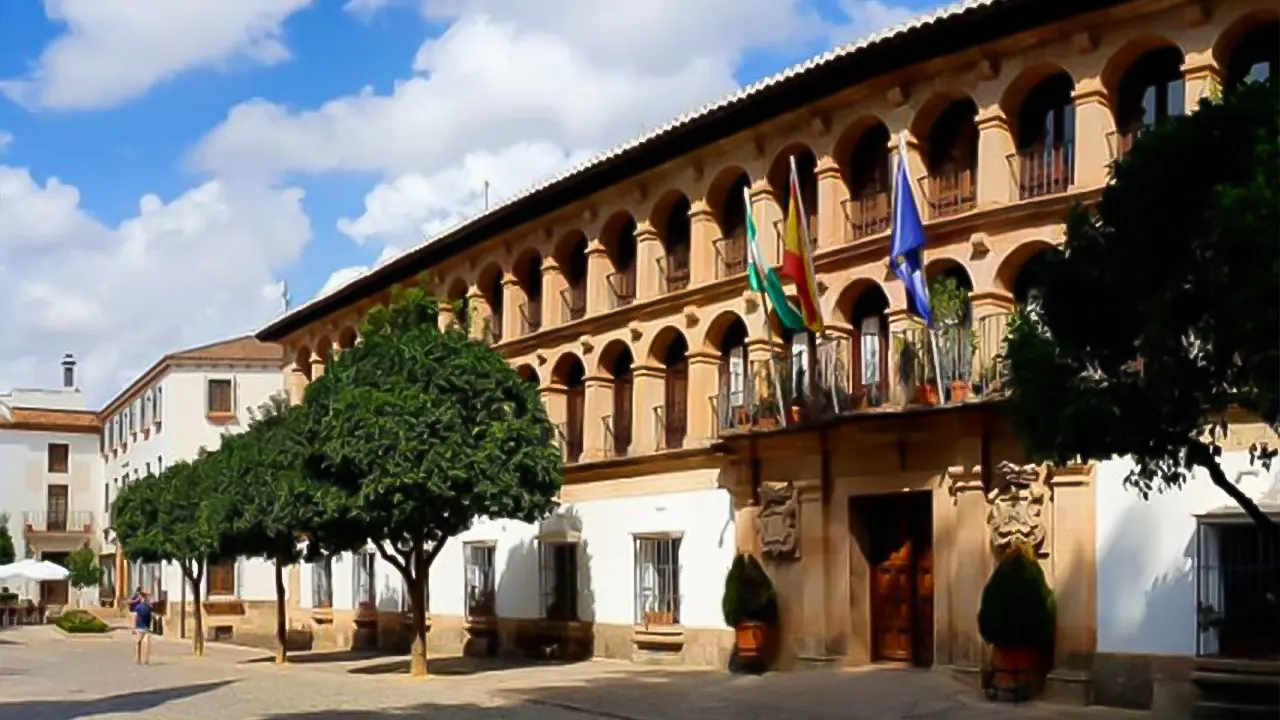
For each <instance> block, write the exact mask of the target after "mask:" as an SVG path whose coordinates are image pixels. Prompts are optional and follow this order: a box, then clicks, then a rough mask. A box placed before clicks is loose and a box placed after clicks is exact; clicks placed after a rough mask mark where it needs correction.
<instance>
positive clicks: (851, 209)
mask: <svg viewBox="0 0 1280 720" xmlns="http://www.w3.org/2000/svg"><path fill="white" fill-rule="evenodd" d="M840 205H841V207H842V208H843V209H844V218H845V238H844V241H845V242H846V243H851V242H856V241H858V240H861V239H862V238H865V237H871V236H872V235H879V234H880V233H883V232H888V231H889V225H890V222H891V220H892V212H891V211H892V201H891V200H890V198H889V193H888V192H883V191H881V192H865V193H863V194H862V195H860V196H858V197H852V198H847V199H845V200H843V201H842V202H841V203H840Z"/></svg>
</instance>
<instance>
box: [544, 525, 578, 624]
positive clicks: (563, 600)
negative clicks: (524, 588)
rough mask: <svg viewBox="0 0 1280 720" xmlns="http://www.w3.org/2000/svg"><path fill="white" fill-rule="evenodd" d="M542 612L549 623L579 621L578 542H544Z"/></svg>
mask: <svg viewBox="0 0 1280 720" xmlns="http://www.w3.org/2000/svg"><path fill="white" fill-rule="evenodd" d="M540 549H541V552H542V574H541V578H542V612H543V617H545V618H546V619H548V620H567V621H573V620H577V619H578V543H576V542H543V543H541V546H540Z"/></svg>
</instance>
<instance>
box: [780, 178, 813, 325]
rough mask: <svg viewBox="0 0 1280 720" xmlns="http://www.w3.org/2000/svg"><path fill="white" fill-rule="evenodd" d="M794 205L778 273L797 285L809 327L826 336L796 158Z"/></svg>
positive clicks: (789, 207) (784, 234)
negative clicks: (819, 307)
mask: <svg viewBox="0 0 1280 720" xmlns="http://www.w3.org/2000/svg"><path fill="white" fill-rule="evenodd" d="M790 192H791V202H789V203H788V204H787V219H786V222H785V223H784V227H783V231H782V268H781V272H779V273H778V274H779V275H780V276H781V277H784V278H791V280H792V282H794V283H795V284H796V295H797V296H799V299H800V312H801V313H802V314H803V315H804V324H805V327H807V328H809V331H810V332H812V333H813V334H815V335H820V334H822V327H823V324H822V312H821V311H820V310H819V309H818V282H817V278H816V276H815V275H814V273H813V253H812V250H811V248H810V246H809V243H810V239H811V238H812V237H813V236H812V235H810V234H809V220H808V217H807V216H806V215H805V211H804V202H803V201H802V200H801V199H800V177H799V175H798V174H797V173H796V159H795V157H794V156H793V157H792V158H791V190H790Z"/></svg>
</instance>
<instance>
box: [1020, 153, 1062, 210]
mask: <svg viewBox="0 0 1280 720" xmlns="http://www.w3.org/2000/svg"><path fill="white" fill-rule="evenodd" d="M1016 157H1017V168H1018V170H1017V181H1018V199H1019V200H1030V199H1032V198H1038V197H1044V196H1046V195H1057V194H1059V193H1064V192H1067V191H1068V190H1070V189H1071V184H1072V183H1073V182H1074V181H1075V150H1074V147H1073V146H1072V144H1071V143H1064V144H1062V145H1053V146H1048V147H1045V146H1043V145H1042V146H1037V147H1032V148H1027V149H1025V150H1021V151H1019V152H1018V153H1017V154H1016Z"/></svg>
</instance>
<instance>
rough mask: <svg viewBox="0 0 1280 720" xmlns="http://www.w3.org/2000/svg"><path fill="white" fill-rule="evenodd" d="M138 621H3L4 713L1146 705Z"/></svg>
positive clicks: (498, 713)
mask: <svg viewBox="0 0 1280 720" xmlns="http://www.w3.org/2000/svg"><path fill="white" fill-rule="evenodd" d="M129 642H130V640H129V635H128V634H127V632H125V631H117V632H115V633H112V635H111V636H110V637H107V638H67V637H64V636H62V635H60V634H58V633H57V632H56V631H55V630H54V629H53V628H51V627H19V628H12V629H5V630H3V631H0V718H2V719H8V718H12V719H14V720H73V719H79V718H165V719H166V720H187V719H190V718H208V719H214V718H217V719H219V720H221V719H240V718H244V719H246V720H248V719H256V718H263V719H265V718H271V719H273V720H319V719H320V718H333V719H335V720H357V719H359V720H366V719H367V720H389V719H392V718H433V719H439V720H508V719H510V720H515V719H518V718H529V719H534V718H536V719H538V720H590V719H591V718H608V719H610V720H722V719H723V720H729V719H732V720H753V719H755V718H760V719H762V720H764V719H766V718H767V719H769V720H787V719H792V718H794V719H796V720H800V719H802V718H803V719H804V720H825V719H827V718H832V719H835V718H840V719H841V720H849V719H851V718H859V719H861V718H866V719H868V720H872V719H874V720H914V719H918V720H923V719H926V718H928V719H932V718H938V719H943V718H946V719H952V718H955V719H957V720H977V719H978V718H982V719H983V720H1005V719H1006V718H1009V719H1012V718H1064V719H1065V720H1074V719H1077V718H1078V719H1080V720H1084V719H1086V718H1096V719H1098V720H1102V719H1103V718H1106V719H1110V718H1145V717H1146V716H1145V715H1143V714H1134V713H1122V712H1118V711H1108V710H1103V709H1098V708H1092V709H1073V708H1061V707H1052V706H1045V705H1031V706H1022V707H1013V706H1009V705H993V704H991V703H988V702H986V701H985V700H983V699H981V697H979V696H978V695H977V693H976V692H974V691H973V690H971V689H968V688H965V687H963V686H961V685H959V684H957V683H955V682H954V681H952V680H950V679H949V678H947V677H946V676H945V675H943V674H941V673H930V672H922V671H910V670H898V669H868V670H863V671H859V672H822V673H819V672H813V673H774V674H770V675H766V676H764V677H738V676H730V675H726V674H719V673H708V672H700V671H692V670H678V669H656V668H645V667H637V666H634V665H631V664H629V663H622V662H612V661H592V662H586V663H578V664H573V665H536V666H527V665H526V666H520V665H509V664H503V663H497V662H485V663H477V662H473V661H470V660H465V659H462V658H439V659H437V660H436V661H435V666H434V668H433V670H434V672H435V675H434V676H433V677H431V678H429V679H426V680H414V679H409V678H407V677H405V676H404V675H403V672H404V669H405V667H406V665H407V661H406V660H405V659H404V658H396V657H387V656H376V657H373V656H363V657H362V656H356V655H351V654H342V653H338V654H328V655H320V654H309V655H299V656H298V657H297V659H296V661H295V663H293V664H291V665H289V666H288V667H277V666H275V665H274V664H273V663H272V662H271V661H270V658H268V657H267V656H266V653H263V652H262V651H257V650H250V649H245V648H237V647H228V646H221V645H210V648H209V653H208V655H207V656H206V657H204V658H195V657H193V656H192V655H191V650H190V646H189V645H188V644H187V643H186V642H183V641H178V640H160V641H158V642H156V643H155V644H154V646H153V658H152V664H151V665H150V666H147V667H136V666H134V665H133V663H132V658H131V657H130V652H131V647H130V645H129Z"/></svg>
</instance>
